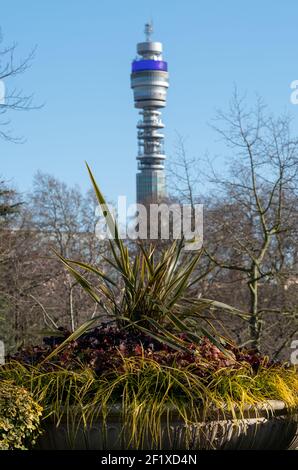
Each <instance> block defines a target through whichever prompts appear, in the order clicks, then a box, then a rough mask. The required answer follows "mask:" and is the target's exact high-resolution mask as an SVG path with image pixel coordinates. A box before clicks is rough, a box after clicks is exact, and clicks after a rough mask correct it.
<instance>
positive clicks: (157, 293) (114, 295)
mask: <svg viewBox="0 0 298 470" xmlns="http://www.w3.org/2000/svg"><path fill="white" fill-rule="evenodd" d="M86 165H87V164H86ZM87 169H88V172H89V175H90V179H91V182H92V185H93V188H94V191H95V194H96V197H97V200H98V203H99V205H100V207H101V208H102V211H103V214H104V216H105V219H106V222H107V226H108V228H109V230H110V232H111V233H112V234H113V235H114V238H113V239H110V240H109V243H110V248H111V253H112V259H110V258H105V257H104V258H103V259H104V261H105V262H106V263H108V265H109V266H111V267H112V269H113V270H114V272H115V274H116V275H117V276H116V278H117V281H115V277H114V276H113V277H111V276H109V275H107V274H106V273H105V272H104V271H103V270H101V269H100V268H99V267H95V266H92V265H89V264H86V263H84V262H82V261H76V260H71V259H67V258H65V257H63V256H61V255H60V254H58V253H56V252H55V253H56V255H57V256H58V257H59V258H60V260H61V261H62V262H63V264H64V265H65V267H66V268H67V269H68V271H69V272H70V273H71V274H72V276H73V277H74V278H75V280H76V281H77V282H78V283H79V284H80V285H81V286H82V287H83V289H84V290H85V291H86V292H87V293H88V294H89V296H90V297H91V298H92V299H93V300H94V301H95V302H96V303H98V304H99V305H100V306H101V308H102V309H103V311H104V312H105V315H107V316H108V317H109V318H111V319H113V320H115V322H116V324H117V326H118V328H119V329H121V328H133V329H138V330H140V331H142V332H143V333H146V334H148V335H149V336H151V337H152V338H154V339H156V340H158V341H161V342H163V343H165V344H167V345H168V346H169V347H171V348H174V349H176V350H184V351H188V352H189V351H190V349H189V348H190V345H191V350H192V353H193V352H194V348H193V345H194V344H200V342H201V341H202V338H204V337H207V338H208V339H209V340H210V341H212V343H213V344H214V345H215V346H216V347H218V348H219V349H220V350H221V351H222V352H225V353H226V354H227V355H229V353H228V351H226V349H225V344H226V341H227V340H226V339H225V338H223V337H222V336H220V335H219V334H217V332H216V331H215V329H214V326H213V325H212V323H210V321H208V320H206V317H204V322H203V316H202V314H203V312H204V311H205V310H206V309H207V308H218V309H226V310H229V311H231V312H233V313H237V314H238V315H244V314H242V312H240V311H238V310H237V309H235V308H232V307H230V306H229V305H226V304H223V303H221V302H216V301H212V300H207V299H202V298H199V299H191V298H189V297H187V295H186V293H187V292H188V290H189V288H190V287H191V286H192V285H194V284H195V283H197V282H198V281H199V279H200V277H197V278H193V276H192V275H193V274H194V272H195V269H196V267H197V265H198V262H199V260H200V256H201V251H198V252H196V253H195V254H194V253H193V252H191V253H189V254H188V257H187V256H182V255H183V247H184V240H183V239H182V240H179V241H174V242H173V243H172V245H171V246H170V247H169V248H168V249H165V250H164V251H163V252H162V253H159V256H156V254H155V252H154V248H152V247H151V246H149V247H145V246H144V245H143V244H142V243H141V241H138V242H137V245H138V249H139V252H138V254H136V255H135V256H132V255H131V254H130V252H129V248H128V247H127V246H126V245H125V244H124V242H123V240H122V239H121V238H120V237H119V230H118V227H117V223H116V221H115V219H114V217H113V215H112V214H111V212H110V211H109V208H108V206H107V204H106V201H105V199H104V197H103V195H102V193H101V191H100V189H99V187H98V185H97V183H96V181H95V179H94V177H93V174H92V172H91V170H90V168H89V166H88V165H87ZM82 270H84V271H87V272H91V273H93V275H96V276H97V277H98V280H99V282H98V284H97V285H96V286H94V285H92V284H91V283H90V282H89V281H88V280H87V279H86V277H85V276H84V275H83V274H82ZM119 278H120V282H119ZM99 319H100V317H98V316H97V317H94V318H92V319H91V320H89V321H87V322H85V323H84V324H83V325H81V326H80V327H79V328H78V329H77V330H76V331H75V332H74V333H73V334H71V335H70V336H69V337H68V338H67V340H66V341H64V342H63V343H62V344H61V345H59V346H58V347H57V348H56V349H55V350H54V351H53V352H52V353H51V354H50V356H48V357H47V360H48V359H50V358H51V357H52V356H53V355H55V354H57V353H58V352H59V351H61V350H62V349H63V348H64V347H65V346H66V345H67V344H68V343H69V342H70V341H73V340H75V339H77V338H78V337H79V336H81V335H82V334H83V333H85V332H86V331H87V330H88V329H90V328H91V327H92V326H93V325H94V324H95V323H96V322H97V321H98V320H99ZM205 324H207V326H206V327H205V326H203V325H205Z"/></svg>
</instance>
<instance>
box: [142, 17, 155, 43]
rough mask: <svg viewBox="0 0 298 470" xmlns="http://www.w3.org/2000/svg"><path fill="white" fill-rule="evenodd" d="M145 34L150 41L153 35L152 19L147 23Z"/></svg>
mask: <svg viewBox="0 0 298 470" xmlns="http://www.w3.org/2000/svg"><path fill="white" fill-rule="evenodd" d="M144 32H145V36H146V41H147V42H150V41H151V36H152V33H153V22H152V20H150V21H149V23H146V24H145V30H144Z"/></svg>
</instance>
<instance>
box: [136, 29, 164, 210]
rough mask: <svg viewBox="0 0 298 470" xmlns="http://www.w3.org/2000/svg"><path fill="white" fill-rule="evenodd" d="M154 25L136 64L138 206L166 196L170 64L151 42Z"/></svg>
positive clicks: (159, 49) (159, 47)
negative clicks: (163, 116)
mask: <svg viewBox="0 0 298 470" xmlns="http://www.w3.org/2000/svg"><path fill="white" fill-rule="evenodd" d="M152 32H153V28H152V24H151V23H147V24H146V25H145V36H146V41H145V42H139V43H138V44H137V53H138V57H137V58H136V59H135V60H134V61H133V62H132V73H131V88H132V89H133V94H134V103H135V108H138V109H140V110H141V111H140V113H139V114H140V117H141V118H140V120H139V122H138V124H137V129H138V156H137V160H138V170H139V171H138V173H137V203H143V204H144V203H150V202H157V201H158V200H160V199H162V198H163V197H164V196H165V195H166V185H165V171H164V161H165V158H166V156H165V154H164V135H163V132H162V129H163V128H164V124H163V123H162V120H161V112H160V108H164V107H165V106H166V98H167V89H168V86H169V82H168V78H169V74H168V64H167V62H165V61H164V60H163V59H162V44H161V43H160V42H155V41H152V40H151V35H152Z"/></svg>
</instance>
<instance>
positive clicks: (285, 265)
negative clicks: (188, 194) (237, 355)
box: [205, 92, 298, 350]
mask: <svg viewBox="0 0 298 470" xmlns="http://www.w3.org/2000/svg"><path fill="white" fill-rule="evenodd" d="M218 122H220V125H218ZM214 127H215V130H216V131H217V133H219V135H220V136H221V137H222V138H223V140H224V142H225V143H226V144H227V146H228V148H230V149H231V150H232V152H233V155H232V156H230V164H229V169H230V171H229V174H228V176H227V177H223V176H218V175H217V174H216V173H215V172H214V173H213V178H212V181H213V183H214V188H215V191H216V195H217V196H216V198H213V201H212V203H211V204H210V210H209V213H208V218H209V223H210V224H211V225H212V228H213V234H212V240H210V241H209V242H208V240H207V245H206V247H205V252H206V254H207V256H208V257H209V259H210V260H211V261H212V262H213V263H214V265H215V266H217V267H218V268H220V269H222V270H225V271H233V272H235V273H238V275H239V277H240V279H241V281H242V282H244V283H246V285H247V287H248V297H249V299H250V301H249V305H248V306H247V307H248V311H249V333H250V334H249V341H250V343H251V345H252V346H253V347H254V348H255V349H257V350H260V348H261V338H262V334H263V333H264V331H263V327H264V322H265V317H266V315H268V313H270V312H271V313H273V312H275V313H276V312H279V313H283V314H285V315H290V316H291V318H292V320H295V318H296V319H297V305H296V306H294V310H293V309H292V310H291V311H287V308H286V307H285V305H281V302H278V303H277V304H276V307H275V308H272V303H271V302H268V299H267V301H266V292H267V296H268V295H269V296H270V295H271V296H272V293H273V292H274V291H276V289H277V287H276V286H277V284H279V285H280V284H281V285H282V286H283V287H284V285H285V283H287V282H289V279H293V278H294V279H296V278H297V276H298V273H297V259H296V260H295V259H294V257H293V250H294V252H295V253H296V250H297V174H298V160H297V156H298V140H297V139H296V138H295V139H294V138H292V137H291V135H290V119H289V118H288V117H281V118H277V119H274V118H273V117H272V116H270V115H267V114H266V109H265V106H264V105H263V103H262V101H261V100H259V99H258V101H257V104H256V107H255V108H254V109H253V110H248V109H247V107H246V106H245V103H244V101H243V99H241V98H239V97H238V95H237V92H235V94H234V96H233V99H232V101H231V106H230V110H229V112H228V113H227V114H226V113H222V112H219V113H218V116H217V124H216V125H215V126H214ZM212 219H213V221H212V222H211V220H212ZM295 247H296V248H295ZM268 289H269V291H271V294H269V293H268ZM278 304H280V305H278ZM293 323H294V322H293ZM295 331H297V322H296V326H295Z"/></svg>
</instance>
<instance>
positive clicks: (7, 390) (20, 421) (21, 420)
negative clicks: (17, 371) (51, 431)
mask: <svg viewBox="0 0 298 470" xmlns="http://www.w3.org/2000/svg"><path fill="white" fill-rule="evenodd" d="M41 414H42V408H41V406H40V405H38V404H37V403H36V402H35V401H34V399H33V398H32V396H31V394H30V393H29V392H28V391H27V390H26V389H25V388H24V387H22V386H21V383H20V385H19V386H16V385H14V384H13V383H12V382H10V381H7V380H1V381H0V450H13V449H20V450H25V449H28V447H31V446H32V445H34V443H35V441H36V438H37V436H38V435H39V434H40V416H41Z"/></svg>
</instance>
